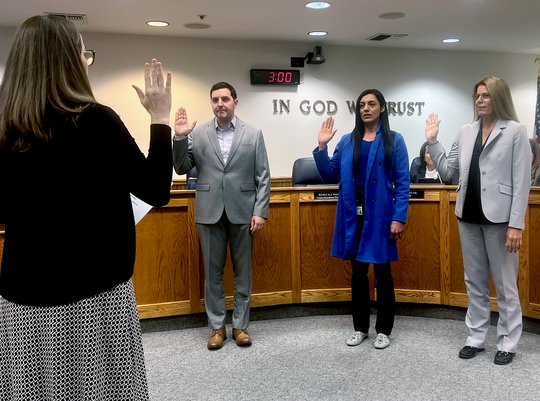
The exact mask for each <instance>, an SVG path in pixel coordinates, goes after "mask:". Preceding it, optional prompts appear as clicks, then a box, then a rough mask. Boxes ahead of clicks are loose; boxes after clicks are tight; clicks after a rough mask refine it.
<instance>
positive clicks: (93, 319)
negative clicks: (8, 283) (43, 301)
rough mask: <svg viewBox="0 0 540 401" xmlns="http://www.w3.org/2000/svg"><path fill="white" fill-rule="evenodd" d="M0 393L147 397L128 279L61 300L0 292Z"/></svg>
mask: <svg viewBox="0 0 540 401" xmlns="http://www.w3.org/2000/svg"><path fill="white" fill-rule="evenodd" d="M0 400H2V401H42V400H43V401H44V400H47V401H48V400H51V401H52V400H54V401H56V400H58V401H60V400H65V401H77V400H85V401H91V400H96V401H97V400H100V401H109V400H110V401H113V400H114V401H120V400H130V401H132V400H135V401H138V400H145V401H146V400H148V388H147V384H146V370H145V365H144V353H143V348H142V340H141V331H140V324H139V318H138V313H137V305H136V302H135V294H134V290H133V284H132V282H131V280H129V281H126V282H125V283H122V284H120V285H118V286H116V287H114V288H113V289H111V290H109V291H105V292H102V293H100V294H98V295H96V296H94V297H92V298H87V299H83V300H81V301H78V302H74V303H71V304H67V305H61V306H53V307H36V306H25V305H18V304H14V303H11V302H8V301H7V300H5V299H4V298H2V297H0Z"/></svg>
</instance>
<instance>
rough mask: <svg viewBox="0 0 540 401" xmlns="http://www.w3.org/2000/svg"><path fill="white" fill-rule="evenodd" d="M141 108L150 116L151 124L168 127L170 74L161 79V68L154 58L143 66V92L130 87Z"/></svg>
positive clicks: (137, 88) (135, 87)
mask: <svg viewBox="0 0 540 401" xmlns="http://www.w3.org/2000/svg"><path fill="white" fill-rule="evenodd" d="M132 86H133V88H134V89H135V92H137V95H138V96H139V100H140V101H141V104H142V105H143V107H144V108H145V109H146V110H147V111H148V113H149V114H150V119H151V123H152V124H166V125H169V116H170V114H171V73H170V72H168V73H167V80H166V81H165V80H164V79H163V67H162V65H161V63H160V62H159V61H157V60H156V59H155V58H153V59H152V61H151V62H150V63H146V64H145V65H144V92H143V91H142V90H141V88H139V87H138V86H136V85H132Z"/></svg>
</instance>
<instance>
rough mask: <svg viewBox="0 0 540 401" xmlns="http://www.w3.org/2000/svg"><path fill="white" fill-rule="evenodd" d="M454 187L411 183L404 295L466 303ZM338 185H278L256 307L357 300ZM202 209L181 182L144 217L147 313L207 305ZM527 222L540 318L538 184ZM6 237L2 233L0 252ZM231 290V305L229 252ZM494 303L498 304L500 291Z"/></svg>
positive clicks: (399, 294) (530, 303) (141, 254)
mask: <svg viewBox="0 0 540 401" xmlns="http://www.w3.org/2000/svg"><path fill="white" fill-rule="evenodd" d="M455 188H456V187H455V186H442V185H441V186H439V185H413V186H412V187H411V190H412V191H413V192H414V194H415V197H414V198H411V201H410V207H409V218H408V222H407V225H406V226H405V234H404V237H403V239H401V240H400V242H399V254H400V260H399V261H398V262H394V263H393V264H392V266H393V273H394V281H395V288H396V299H397V301H398V302H412V303H424V304H438V305H450V306H459V307H464V308H465V307H466V306H467V294H466V290H465V285H464V282H463V264H462V259H461V245H460V241H459V233H458V229H457V222H456V217H455V215H454V205H455V200H456V193H455ZM336 192H337V188H336V187H332V186H322V187H294V188H292V187H273V189H272V192H271V198H270V215H269V220H268V223H267V224H266V226H265V228H264V230H262V231H261V232H260V233H259V235H257V237H256V238H255V241H254V253H253V296H252V306H253V307H257V306H270V305H280V304H297V303H308V302H334V301H346V300H349V299H350V278H351V268H350V265H349V263H347V262H344V261H343V260H340V259H336V258H333V257H331V256H329V253H330V244H331V241H332V233H333V228H334V213H335V207H336V200H335V199H334V195H335V193H336ZM194 210H195V191H187V190H173V191H171V201H170V202H169V204H168V205H167V206H166V207H163V208H160V209H153V210H152V211H151V212H150V213H149V214H148V215H147V216H146V217H144V218H143V220H142V221H141V222H140V223H139V224H138V225H137V260H136V265H135V273H134V276H133V282H134V285H135V291H136V294H137V302H138V305H139V312H140V317H141V318H151V317H163V316H175V315H186V314H193V313H200V312H204V299H203V297H204V296H203V294H204V292H203V289H204V269H203V265H202V257H201V253H200V249H199V241H198V237H197V232H196V229H195V223H194ZM525 224H526V229H525V231H524V233H523V236H524V247H523V249H522V251H521V252H520V267H519V269H520V270H519V283H518V284H519V290H520V298H521V306H522V308H523V314H524V316H528V317H532V318H540V246H538V245H539V242H540V188H536V187H535V188H533V189H531V194H530V196H529V208H528V212H527V216H526V222H525ZM537 236H538V237H537ZM3 242H4V235H3V231H0V255H1V252H2V249H3ZM372 273H373V272H372V271H371V272H370V280H371V296H372V298H374V297H375V291H374V289H373V274H372ZM225 291H226V294H227V305H228V307H229V308H231V307H232V294H233V286H232V264H231V261H230V257H228V260H227V266H226V268H225ZM493 294H494V290H493V287H492V295H493ZM492 305H493V309H494V310H496V302H495V299H494V298H492Z"/></svg>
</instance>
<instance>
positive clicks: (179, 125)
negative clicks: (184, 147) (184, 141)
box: [174, 107, 197, 136]
mask: <svg viewBox="0 0 540 401" xmlns="http://www.w3.org/2000/svg"><path fill="white" fill-rule="evenodd" d="M195 124H197V121H193V123H191V124H189V123H188V118H187V111H186V109H184V108H183V107H179V108H178V110H176V115H175V118H174V135H177V136H187V135H189V134H190V132H191V131H193V128H195Z"/></svg>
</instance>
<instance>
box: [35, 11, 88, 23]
mask: <svg viewBox="0 0 540 401" xmlns="http://www.w3.org/2000/svg"><path fill="white" fill-rule="evenodd" d="M45 14H46V15H54V16H56V17H62V18H65V19H68V20H70V21H71V22H73V23H75V24H77V25H82V24H87V23H88V17H87V16H86V14H67V13H45Z"/></svg>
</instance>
